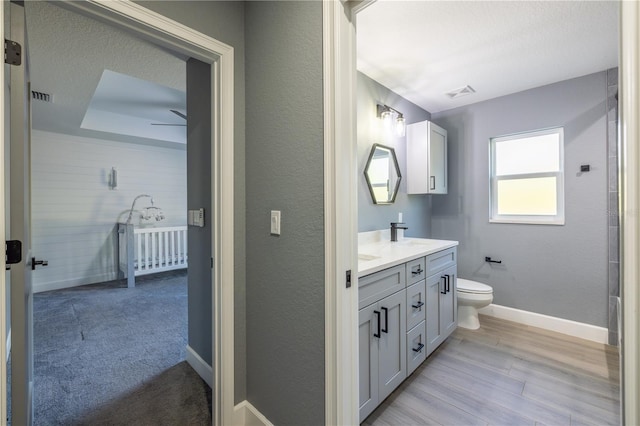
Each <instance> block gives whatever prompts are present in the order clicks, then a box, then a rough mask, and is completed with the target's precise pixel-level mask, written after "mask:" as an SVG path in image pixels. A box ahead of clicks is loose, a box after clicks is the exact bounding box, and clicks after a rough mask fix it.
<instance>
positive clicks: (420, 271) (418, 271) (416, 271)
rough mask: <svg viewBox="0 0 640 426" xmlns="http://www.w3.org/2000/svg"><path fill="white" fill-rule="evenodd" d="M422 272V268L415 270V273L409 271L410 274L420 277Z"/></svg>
mask: <svg viewBox="0 0 640 426" xmlns="http://www.w3.org/2000/svg"><path fill="white" fill-rule="evenodd" d="M423 272H424V269H422V268H418V269H417V270H415V271H411V274H412V275H420V274H421V273H423Z"/></svg>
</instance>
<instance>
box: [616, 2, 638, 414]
mask: <svg viewBox="0 0 640 426" xmlns="http://www.w3.org/2000/svg"><path fill="white" fill-rule="evenodd" d="M619 52H620V67H619V68H618V75H619V77H620V79H619V80H620V81H619V90H618V97H619V99H620V101H619V110H620V114H619V122H618V134H619V139H618V140H619V142H618V143H619V144H620V145H619V151H620V155H619V158H620V159H619V162H620V172H619V180H620V231H621V232H620V238H621V242H620V273H621V275H620V286H621V293H620V295H621V298H622V316H621V318H622V339H621V340H622V348H621V353H622V365H621V367H622V368H621V386H620V389H621V393H622V398H621V400H622V407H621V409H622V417H621V419H622V424H634V425H636V424H640V406H639V405H640V404H639V403H638V401H639V400H640V377H638V374H640V337H639V336H638V333H640V264H639V263H638V258H639V257H640V214H639V212H640V181H639V179H640V147H639V146H638V143H640V53H639V52H640V6H639V5H638V3H637V2H635V1H621V2H620V51H619Z"/></svg>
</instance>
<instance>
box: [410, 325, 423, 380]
mask: <svg viewBox="0 0 640 426" xmlns="http://www.w3.org/2000/svg"><path fill="white" fill-rule="evenodd" d="M426 345H427V339H426V328H425V322H424V321H422V322H421V323H420V324H418V325H416V326H415V327H413V328H412V329H411V330H409V332H407V376H408V375H409V374H411V373H413V371H414V370H415V369H416V368H418V367H419V366H420V364H422V362H423V361H424V360H425V359H427V346H426Z"/></svg>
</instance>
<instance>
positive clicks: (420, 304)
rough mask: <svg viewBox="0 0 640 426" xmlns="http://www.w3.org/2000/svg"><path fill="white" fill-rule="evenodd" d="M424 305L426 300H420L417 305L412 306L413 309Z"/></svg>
mask: <svg viewBox="0 0 640 426" xmlns="http://www.w3.org/2000/svg"><path fill="white" fill-rule="evenodd" d="M423 306H424V302H422V301H419V302H418V303H416V304H415V305H411V307H412V308H413V309H420V308H422V307H423Z"/></svg>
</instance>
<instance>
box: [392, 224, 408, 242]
mask: <svg viewBox="0 0 640 426" xmlns="http://www.w3.org/2000/svg"><path fill="white" fill-rule="evenodd" d="M398 225H404V222H391V241H398V229H409V228H408V227H406V226H398Z"/></svg>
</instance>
